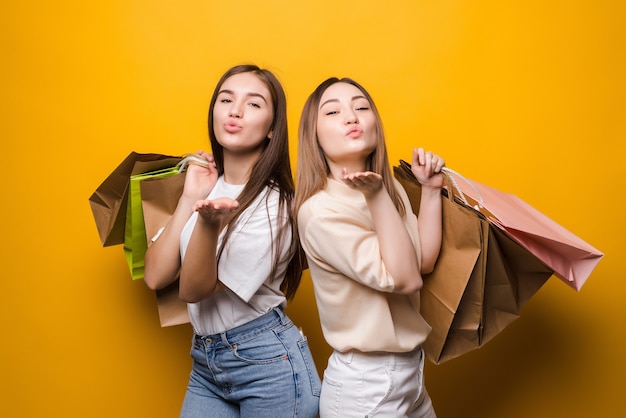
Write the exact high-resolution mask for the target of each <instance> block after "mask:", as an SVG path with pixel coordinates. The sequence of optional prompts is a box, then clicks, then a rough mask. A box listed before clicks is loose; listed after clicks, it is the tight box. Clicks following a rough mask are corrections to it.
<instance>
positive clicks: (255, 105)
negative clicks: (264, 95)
mask: <svg viewBox="0 0 626 418" xmlns="http://www.w3.org/2000/svg"><path fill="white" fill-rule="evenodd" d="M249 104H250V106H252V107H256V108H257V109H260V108H261V105H259V104H258V103H255V102H251V103H249Z"/></svg>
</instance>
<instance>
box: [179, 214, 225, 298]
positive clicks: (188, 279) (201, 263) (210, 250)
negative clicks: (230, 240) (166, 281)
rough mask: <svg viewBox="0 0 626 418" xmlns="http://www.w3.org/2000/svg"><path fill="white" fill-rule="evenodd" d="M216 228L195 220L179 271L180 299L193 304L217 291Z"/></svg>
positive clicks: (217, 229) (204, 221) (201, 220)
mask: <svg viewBox="0 0 626 418" xmlns="http://www.w3.org/2000/svg"><path fill="white" fill-rule="evenodd" d="M218 236H219V224H218V223H211V222H208V221H206V220H204V219H202V217H198V222H197V223H196V226H195V228H194V230H193V232H192V234H191V238H190V240H189V245H188V246H187V251H186V252H185V258H184V260H183V262H182V265H181V269H180V286H179V297H180V298H181V299H182V300H184V301H185V302H189V303H195V302H199V301H200V300H202V299H206V298H207V297H209V296H211V295H212V294H214V293H215V292H216V291H218V290H219V289H220V286H219V282H218V280H217V260H216V257H217V241H218Z"/></svg>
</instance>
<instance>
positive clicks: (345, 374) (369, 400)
mask: <svg viewBox="0 0 626 418" xmlns="http://www.w3.org/2000/svg"><path fill="white" fill-rule="evenodd" d="M423 373H424V353H423V350H422V348H421V347H419V348H417V349H416V350H414V351H412V352H409V353H361V352H358V351H350V352H347V353H339V352H337V351H335V352H333V354H332V355H331V356H330V358H329V359H328V367H327V368H326V370H325V371H324V379H323V381H322V394H321V397H320V418H335V417H340V418H351V417H355V418H356V417H359V418H364V417H365V418H369V417H388V418H401V417H411V418H435V417H436V415H435V411H434V410H433V405H432V402H431V400H430V396H428V392H426V388H425V387H424V378H423Z"/></svg>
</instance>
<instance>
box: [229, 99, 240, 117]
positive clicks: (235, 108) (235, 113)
mask: <svg viewBox="0 0 626 418" xmlns="http://www.w3.org/2000/svg"><path fill="white" fill-rule="evenodd" d="M228 116H230V117H233V118H241V117H242V112H241V107H240V106H239V104H238V103H237V102H233V103H232V105H231V107H230V109H229V111H228Z"/></svg>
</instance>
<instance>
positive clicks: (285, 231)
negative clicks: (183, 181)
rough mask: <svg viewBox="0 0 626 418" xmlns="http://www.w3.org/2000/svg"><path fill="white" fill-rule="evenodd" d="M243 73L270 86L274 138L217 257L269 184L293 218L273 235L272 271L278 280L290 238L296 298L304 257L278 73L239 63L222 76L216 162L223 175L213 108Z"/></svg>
mask: <svg viewBox="0 0 626 418" xmlns="http://www.w3.org/2000/svg"><path fill="white" fill-rule="evenodd" d="M241 73H253V74H255V75H256V76H257V77H258V78H259V79H260V80H261V81H262V82H263V83H264V84H265V85H266V86H267V88H268V90H269V92H270V95H271V97H272V106H273V119H272V124H271V126H270V131H271V132H272V138H271V139H270V138H268V137H266V138H265V141H264V143H263V150H262V152H261V155H260V157H259V159H258V160H257V161H256V162H255V163H254V166H253V167H252V171H251V172H250V177H249V179H248V181H247V182H246V185H245V186H244V188H243V190H242V191H241V194H240V195H239V196H238V197H237V200H238V202H239V207H238V209H237V210H236V211H235V212H234V213H232V214H231V215H230V216H228V217H227V218H226V219H225V220H224V224H225V225H226V231H225V233H224V238H223V240H222V245H221V247H220V249H219V250H218V254H217V259H218V263H219V260H220V257H221V256H222V253H223V251H224V248H225V246H226V242H227V241H228V239H229V237H230V236H231V234H232V231H233V229H234V227H235V224H236V222H237V220H238V219H239V217H240V216H241V214H242V213H243V212H244V211H245V210H246V208H248V207H249V206H250V205H251V203H252V202H253V201H254V199H256V197H257V196H259V194H261V193H262V192H263V191H264V190H265V188H266V187H270V188H273V189H275V190H277V191H278V192H279V195H280V199H279V207H278V210H279V214H283V213H287V214H288V216H289V220H288V222H287V223H285V224H282V225H279V230H278V231H276V232H274V231H271V233H272V235H273V238H274V239H273V244H272V253H273V262H272V271H271V276H272V277H273V278H274V279H276V277H275V276H276V274H277V270H278V265H279V263H280V260H281V249H282V248H283V245H284V244H285V242H286V240H288V239H289V238H290V235H289V233H291V237H293V239H292V240H291V243H290V246H289V253H288V256H289V259H290V262H289V265H288V267H287V271H286V273H285V278H284V280H283V282H282V283H281V290H282V291H283V292H284V293H285V296H286V297H287V299H291V298H293V296H294V295H295V293H296V290H297V289H298V285H299V284H300V278H301V277H302V268H303V266H302V259H301V257H300V251H299V241H298V240H297V229H296V221H295V218H294V216H293V210H292V201H293V198H294V193H295V191H294V182H293V175H292V172H291V164H290V159H289V136H288V130H287V99H286V96H285V91H284V90H283V87H282V85H281V84H280V82H279V81H278V79H277V78H276V76H275V75H274V74H273V73H272V72H270V71H269V70H266V69H261V68H259V67H257V66H256V65H238V66H235V67H233V68H231V69H229V70H228V71H226V72H225V73H224V75H222V77H221V78H220V80H219V81H218V83H217V85H216V86H215V90H214V91H213V96H212V98H211V104H210V105H209V116H208V127H209V139H210V140H211V150H212V152H213V156H214V158H215V164H216V166H217V171H218V173H219V175H222V174H224V149H223V147H222V146H221V145H220V143H219V142H218V141H217V138H216V136H215V131H214V129H213V109H214V106H215V102H216V101H217V96H218V94H219V92H220V90H221V87H222V84H224V82H225V81H226V80H227V79H228V78H230V77H232V76H233V75H236V74H241Z"/></svg>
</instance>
